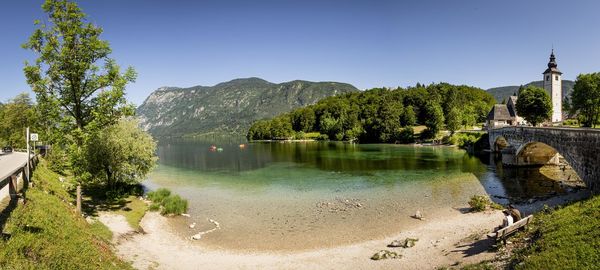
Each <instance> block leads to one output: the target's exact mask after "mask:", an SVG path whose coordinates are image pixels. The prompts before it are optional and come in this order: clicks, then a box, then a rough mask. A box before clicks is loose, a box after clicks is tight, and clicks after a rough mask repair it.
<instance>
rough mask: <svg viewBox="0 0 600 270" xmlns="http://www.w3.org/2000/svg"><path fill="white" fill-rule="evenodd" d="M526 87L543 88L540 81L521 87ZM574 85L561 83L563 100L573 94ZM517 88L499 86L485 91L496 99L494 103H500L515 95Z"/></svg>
mask: <svg viewBox="0 0 600 270" xmlns="http://www.w3.org/2000/svg"><path fill="white" fill-rule="evenodd" d="M528 85H534V86H537V87H543V86H544V84H543V82H542V81H533V82H530V83H528V84H525V85H523V87H526V86H528ZM574 85H575V82H574V81H569V80H563V81H562V96H563V98H565V97H571V93H572V92H573V86H574ZM519 87H520V86H518V85H512V86H501V87H494V88H490V89H488V90H487V91H488V92H489V93H490V94H492V96H494V98H495V99H496V101H497V102H498V103H500V102H502V100H504V99H508V97H509V96H512V95H514V93H517V92H518V91H519Z"/></svg>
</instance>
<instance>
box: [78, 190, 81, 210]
mask: <svg viewBox="0 0 600 270" xmlns="http://www.w3.org/2000/svg"><path fill="white" fill-rule="evenodd" d="M77 213H78V214H81V184H78V185H77Z"/></svg>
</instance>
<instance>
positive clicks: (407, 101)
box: [247, 83, 495, 143]
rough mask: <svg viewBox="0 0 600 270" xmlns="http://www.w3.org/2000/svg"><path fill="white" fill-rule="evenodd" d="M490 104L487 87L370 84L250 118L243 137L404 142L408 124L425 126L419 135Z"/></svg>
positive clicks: (459, 122) (472, 118)
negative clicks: (310, 136)
mask: <svg viewBox="0 0 600 270" xmlns="http://www.w3.org/2000/svg"><path fill="white" fill-rule="evenodd" d="M494 103H495V99H494V97H493V96H492V95H490V94H489V93H488V92H486V91H484V90H482V89H479V88H475V87H470V86H464V85H461V86H456V85H450V84H447V83H440V84H432V85H429V86H422V85H417V86H416V87H409V88H407V89H403V88H397V89H393V90H391V89H385V88H375V89H371V90H367V91H364V92H359V93H348V94H344V95H340V96H335V97H329V98H326V99H323V100H321V101H319V102H318V103H317V104H315V105H311V106H307V107H304V108H299V109H296V110H294V111H291V112H289V113H285V114H282V115H279V116H277V117H275V118H273V119H268V120H260V121H256V122H255V123H254V124H253V125H252V126H251V127H250V129H249V130H248V134H247V138H248V139H249V140H261V139H282V138H291V137H295V138H303V137H304V136H305V134H307V133H310V132H319V133H321V134H324V136H326V137H327V139H331V140H358V141H360V142H387V143H390V142H410V141H412V140H413V129H412V127H413V126H414V125H425V126H427V129H426V130H425V132H423V137H424V138H432V137H434V136H435V135H436V134H437V132H438V131H440V130H441V129H443V128H447V129H449V130H451V131H454V130H458V129H459V128H460V127H461V126H472V125H475V124H476V123H479V122H483V121H484V120H485V117H486V115H487V113H488V111H489V110H490V108H491V106H492V105H493V104H494Z"/></svg>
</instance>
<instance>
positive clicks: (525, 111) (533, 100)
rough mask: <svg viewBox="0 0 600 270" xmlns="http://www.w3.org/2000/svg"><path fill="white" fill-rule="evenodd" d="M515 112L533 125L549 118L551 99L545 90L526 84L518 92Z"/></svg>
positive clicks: (550, 114)
mask: <svg viewBox="0 0 600 270" xmlns="http://www.w3.org/2000/svg"><path fill="white" fill-rule="evenodd" d="M516 107H517V114H518V115H520V116H522V117H523V118H524V119H525V120H527V122H529V123H531V125H533V126H537V125H538V124H540V123H542V122H544V121H546V120H548V119H550V117H551V116H552V101H551V100H550V96H549V95H548V93H546V91H545V90H544V89H542V88H540V87H535V86H531V85H530V86H527V87H526V88H524V89H522V90H521V91H520V92H519V101H518V102H517V104H516Z"/></svg>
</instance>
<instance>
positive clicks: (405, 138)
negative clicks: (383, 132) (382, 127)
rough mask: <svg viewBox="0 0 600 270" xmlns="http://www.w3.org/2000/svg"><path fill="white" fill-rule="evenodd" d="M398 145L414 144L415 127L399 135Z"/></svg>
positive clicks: (403, 130) (401, 131) (407, 128)
mask: <svg viewBox="0 0 600 270" xmlns="http://www.w3.org/2000/svg"><path fill="white" fill-rule="evenodd" d="M397 139H398V143H414V142H415V130H414V129H413V127H405V128H403V129H402V130H400V132H399V133H398V138H397Z"/></svg>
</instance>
